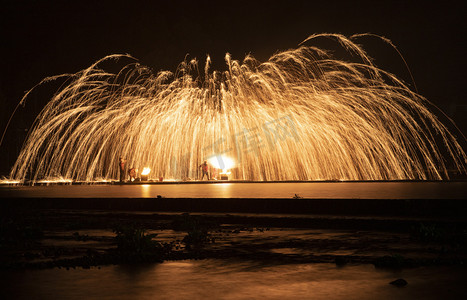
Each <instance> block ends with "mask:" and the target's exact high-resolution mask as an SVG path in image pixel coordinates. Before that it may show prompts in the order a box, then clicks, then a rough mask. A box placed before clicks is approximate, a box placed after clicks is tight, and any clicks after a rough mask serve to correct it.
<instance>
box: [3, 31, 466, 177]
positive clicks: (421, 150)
mask: <svg viewBox="0 0 467 300" xmlns="http://www.w3.org/2000/svg"><path fill="white" fill-rule="evenodd" d="M360 37H361V35H357V36H353V37H350V38H348V37H345V36H342V35H336V34H318V35H312V36H310V37H309V38H307V39H306V40H305V41H304V42H302V43H301V44H300V46H299V47H297V48H295V49H291V50H287V51H283V52H279V53H277V54H274V55H273V56H271V57H270V58H269V60H267V61H265V62H259V61H257V60H256V59H255V58H253V57H252V56H250V55H247V56H246V57H245V58H244V60H243V61H242V62H240V61H237V60H234V59H233V58H232V57H231V56H230V55H229V54H226V56H225V62H226V68H225V71H212V70H211V68H210V64H211V60H210V57H209V56H208V57H207V59H206V62H205V66H204V70H203V67H200V66H199V65H200V64H199V63H198V61H197V60H191V61H183V62H182V63H181V64H180V66H179V68H178V69H177V70H176V71H175V72H174V73H172V72H169V71H161V72H158V73H157V74H156V73H154V72H153V71H152V70H150V69H149V68H147V67H144V66H142V65H140V64H139V63H137V62H136V60H135V59H133V58H131V57H130V56H128V55H110V56H107V57H105V58H103V59H101V60H99V61H98V62H96V63H94V64H93V65H91V66H90V67H89V68H87V69H84V70H82V71H80V72H78V73H76V74H72V75H67V76H69V77H68V79H67V82H66V84H64V85H63V86H62V87H61V88H60V89H59V90H58V91H57V92H56V94H55V95H53V97H52V98H51V99H50V101H49V102H48V103H47V105H46V106H45V107H44V109H43V110H42V111H41V113H40V114H39V115H38V116H37V118H36V120H35V122H34V124H33V127H32V129H31V130H30V133H29V135H28V137H27V140H26V142H25V143H24V146H23V148H22V150H21V152H20V154H19V157H18V159H17V161H16V163H15V164H14V166H13V168H12V170H11V174H10V178H11V179H15V180H20V181H24V180H26V179H29V180H32V181H38V180H43V179H47V178H57V177H61V178H65V179H68V180H73V181H94V180H96V179H97V178H103V179H106V180H109V179H116V178H118V172H119V169H118V164H117V162H118V160H119V157H124V158H125V159H126V160H127V166H128V167H135V168H139V169H140V170H142V169H143V168H149V169H150V170H151V174H152V176H154V177H155V178H158V177H163V178H167V179H174V180H188V179H196V178H198V177H199V165H200V164H201V163H203V161H205V160H208V161H210V162H211V163H210V165H211V166H212V165H215V166H216V168H219V169H222V170H223V171H224V172H227V171H229V174H230V175H229V177H230V178H233V179H237V180H260V181H262V180H267V181H271V180H279V181H281V180H419V179H421V180H442V179H448V178H449V174H448V168H454V169H456V170H457V171H459V172H463V173H465V171H466V160H467V159H466V154H465V152H464V150H463V149H462V147H461V145H460V144H462V143H464V142H465V138H464V137H461V139H462V140H457V139H456V137H455V136H454V135H453V134H452V133H451V132H450V131H449V130H448V129H447V127H446V126H445V125H444V124H442V123H441V122H440V121H439V120H438V118H437V117H436V115H435V114H434V113H433V112H432V111H431V109H430V107H432V106H431V105H430V103H429V102H428V101H427V100H426V99H424V98H423V97H422V96H420V95H419V94H418V93H416V92H414V91H412V90H411V89H410V88H409V87H408V86H407V85H406V84H405V83H404V82H402V81H401V80H399V79H398V78H397V77H396V76H394V75H393V74H391V73H389V72H386V71H384V70H381V69H379V68H378V67H376V65H375V64H373V62H372V59H371V57H369V56H368V55H367V54H366V52H365V51H364V50H363V48H362V47H361V46H360V45H357V44H356V43H355V39H357V38H360ZM317 38H330V39H332V40H334V41H335V42H336V46H339V47H343V48H344V49H345V50H346V51H347V52H348V53H349V54H352V57H353V59H352V61H347V60H339V59H338V58H336V57H334V55H332V54H331V53H330V52H329V51H327V50H323V49H320V48H318V47H315V46H313V43H314V41H316V39H317ZM387 42H388V43H389V44H390V41H388V40H387ZM391 45H392V44H391ZM112 60H119V61H128V62H129V63H128V64H125V66H124V67H123V68H121V69H120V71H119V72H115V73H112V72H107V71H105V70H104V68H103V67H101V66H102V65H104V64H105V65H108V61H112ZM115 64H116V63H115ZM200 70H201V71H200ZM47 81H49V78H47V79H45V80H44V81H43V82H42V83H41V84H44V83H45V82H47ZM31 92H32V91H30V92H29V93H31ZM29 93H28V94H26V96H25V97H24V98H23V99H22V101H21V102H22V103H24V101H26V100H27V98H28V95H29ZM461 136H462V135H461Z"/></svg>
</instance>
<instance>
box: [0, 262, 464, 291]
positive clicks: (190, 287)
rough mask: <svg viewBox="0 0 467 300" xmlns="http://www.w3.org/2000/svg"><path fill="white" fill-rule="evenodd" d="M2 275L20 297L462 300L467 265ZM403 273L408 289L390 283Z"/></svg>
mask: <svg viewBox="0 0 467 300" xmlns="http://www.w3.org/2000/svg"><path fill="white" fill-rule="evenodd" d="M0 274H1V279H2V281H1V284H2V285H4V286H3V287H2V290H3V291H4V292H5V294H6V295H9V296H11V297H12V298H18V299H33V298H34V299H42V298H45V299H52V298H53V299H65V298H66V299H97V298H99V299H130V298H131V299H310V298H312V299H439V297H441V296H442V297H443V298H446V299H454V298H455V299H462V298H464V297H463V296H465V295H466V292H467V288H466V287H465V285H463V284H462V283H463V282H464V278H465V276H466V275H467V269H465V268H455V267H450V268H447V267H423V268H415V269H408V270H404V271H399V272H393V271H381V270H375V268H374V267H373V266H372V265H355V266H345V267H336V266H335V265H332V264H295V265H287V264H285V265H284V264H261V263H259V262H252V261H240V262H239V261H223V260H200V261H177V262H165V263H162V264H156V265H144V266H108V267H102V268H101V269H96V268H93V269H91V270H82V269H76V270H70V271H66V270H64V269H61V270H59V269H52V270H34V271H14V272H11V271H10V272H5V271H3V272H2V273H0ZM401 277H402V278H404V279H406V280H407V281H408V282H409V284H408V285H407V286H406V287H403V288H397V287H394V286H392V285H390V284H389V282H390V281H392V280H394V279H397V278H401ZM464 299H465V298H464Z"/></svg>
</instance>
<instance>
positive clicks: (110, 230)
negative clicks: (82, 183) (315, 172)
mask: <svg viewBox="0 0 467 300" xmlns="http://www.w3.org/2000/svg"><path fill="white" fill-rule="evenodd" d="M0 208H1V223H0V225H1V227H0V231H1V232H0V233H1V235H0V237H1V239H0V275H1V282H3V283H2V284H5V286H3V287H2V290H5V291H8V293H9V294H11V295H19V294H18V291H21V289H22V288H23V287H24V286H29V285H31V283H30V282H33V281H34V282H43V283H41V284H43V285H45V286H47V285H48V286H49V288H45V287H43V286H38V284H36V286H35V287H34V284H33V285H32V286H31V289H32V288H36V289H38V290H40V291H41V292H40V293H39V294H41V293H47V291H50V290H53V291H54V292H53V293H56V294H57V295H63V296H67V297H68V296H69V295H70V293H69V291H64V290H57V285H61V284H65V286H66V284H67V283H66V282H68V281H66V280H68V279H65V278H68V277H69V276H71V277H69V278H70V279H69V280H70V281H69V282H70V286H71V284H72V282H81V283H78V284H80V286H81V285H82V286H83V288H85V289H86V288H87V289H90V290H89V291H91V290H92V286H99V285H100V282H101V281H102V280H103V281H104V282H106V281H105V280H107V281H109V283H108V284H110V286H113V285H115V283H110V282H113V281H114V280H122V278H121V276H123V275H121V274H126V273H128V274H129V275H128V276H129V277H128V278H130V277H131V278H133V276H140V277H139V278H140V279H139V281H141V282H146V283H147V284H148V286H150V287H151V288H152V289H156V292H154V293H158V291H160V290H158V289H162V290H164V286H165V289H169V290H170V289H171V288H169V287H170V286H172V287H173V288H172V294H170V293H169V294H166V296H167V295H172V296H173V297H179V296H180V295H181V294H177V293H174V292H173V289H174V288H175V287H174V286H173V284H172V283H173V282H172V281H170V280H175V281H176V282H178V280H183V278H185V277H186V278H185V279H186V280H187V283H186V285H187V289H188V286H190V283H189V282H191V281H190V280H191V278H193V277H196V278H198V277H199V278H198V280H199V282H204V284H205V286H210V285H213V286H214V285H215V286H219V287H221V289H222V287H223V286H225V288H227V286H228V284H227V282H229V281H228V280H231V278H232V276H235V277H237V276H240V277H239V278H244V279H245V280H246V281H247V282H249V284H248V285H245V284H244V283H240V282H237V283H234V284H237V285H238V287H239V289H238V291H237V294H238V292H240V291H241V289H240V287H243V288H247V287H248V288H249V289H250V291H249V292H248V293H250V292H251V294H241V293H240V294H238V295H237V294H236V296H234V297H233V298H242V297H249V298H251V297H250V296H251V295H255V297H256V298H258V295H262V294H261V293H260V291H258V290H257V289H258V288H266V287H265V285H266V284H267V282H262V281H261V280H259V279H257V278H258V277H264V276H266V277H264V278H269V279H268V280H272V281H274V282H275V283H274V285H275V284H285V285H284V286H283V287H282V289H280V290H274V291H270V289H271V288H272V287H270V286H268V287H267V290H263V292H264V297H266V296H268V297H269V298H271V299H274V297H272V296H273V294H271V293H277V295H278V297H276V298H278V299H279V298H280V295H283V296H284V297H289V296H290V295H297V294H295V293H296V292H298V291H299V292H300V293H302V295H303V297H301V298H303V299H306V298H308V292H309V290H310V289H312V287H314V289H312V290H315V291H317V292H319V291H321V292H323V291H327V292H326V293H327V294H323V295H321V296H322V297H321V298H329V296H336V295H337V294H335V293H336V290H335V289H336V288H339V286H340V285H339V284H337V283H338V282H340V281H342V280H344V281H345V280H349V282H350V284H356V286H352V288H350V287H346V290H345V291H346V292H345V293H347V292H349V291H354V292H355V291H358V290H361V289H360V286H361V285H363V286H364V285H368V288H369V289H370V288H371V289H373V288H375V286H374V285H375V284H376V283H377V284H378V285H379V284H381V283H382V282H383V281H384V285H388V286H391V285H389V282H392V281H394V280H396V279H399V278H402V277H405V279H407V282H408V284H409V286H411V285H413V284H417V282H418V283H419V284H421V285H420V288H418V289H416V291H415V290H407V291H409V292H406V293H405V294H404V293H402V294H397V293H399V292H394V291H393V290H383V294H381V291H378V293H379V294H378V293H377V294H375V295H380V296H381V297H383V298H385V297H386V298H387V299H391V298H393V297H398V298H400V297H402V298H403V297H405V296H407V295H411V294H410V293H414V294H412V295H416V296H417V297H419V296H423V297H424V298H427V299H436V297H437V296H439V295H440V293H442V294H443V295H447V294H446V292H445V291H444V289H443V288H442V286H441V283H440V282H444V284H445V285H452V287H451V288H450V289H451V294H449V293H448V294H449V295H452V296H454V297H459V295H465V294H466V293H467V289H466V288H462V287H460V285H459V282H462V280H464V279H463V278H464V277H465V275H466V274H467V268H466V267H465V266H466V265H467V220H466V218H465V216H466V208H465V205H464V201H463V200H454V199H451V200H436V199H431V200H421V199H414V200H408V199H405V200H384V199H332V200H330V199H300V198H296V199H225V198H223V199H171V198H137V199H125V198H119V199H112V198H101V199H92V198H83V199H78V198H72V199H66V198H48V199H41V198H15V199H7V198H3V199H1V207H0ZM198 261H199V263H198ZM176 262H180V263H179V264H177V263H176ZM157 265H159V266H160V267H156V266H157ZM125 266H127V267H125ZM181 266H182V267H181ZM320 266H321V267H320ZM367 266H371V267H372V268H375V269H376V270H381V272H384V273H374V271H371V270H370V269H367V268H368V267H367ZM125 268H128V269H126V271H125V270H124V269H125ZM78 269H79V270H82V269H85V270H82V271H79V272H77V271H78ZM87 269H90V270H87ZM31 270H37V271H31ZM39 270H41V271H39ZM53 270H55V271H53ZM66 270H69V271H68V272H77V273H70V275H64V274H62V273H63V272H67V271H66ZM101 270H102V271H101ZM122 270H123V271H122ZM138 270H139V271H138ZM171 270H172V271H171ZM173 270H176V271H173ZM220 270H223V271H220ZM52 271H53V272H52ZM440 271H441V272H445V274H439V272H440ZM31 272H32V273H31ZM34 272H41V273H34ZM82 272H89V273H82ZM96 272H97V273H96ZM103 272H104V273H103ZM122 272H123V273H122ZM135 272H136V273H135ZM167 272H169V273H167ZM277 272H285V273H283V274H282V273H281V274H282V275H281V276H278V273H277ZM310 272H311V273H310ZM316 272H318V273H317V274H320V276H324V277H326V278H327V279H329V280H328V281H326V280H324V279H323V278H321V277H320V276H318V277H319V278H318V277H316V276H311V274H315V273H316ZM354 272H357V273H355V274H354ZM388 272H389V273H388ZM426 272H431V273H428V274H432V275H429V276H428V277H429V278H427V277H423V276H427V275H423V276H422V275H421V274H427V273H426ZM140 273H141V274H144V275H135V274H140ZM211 273H212V274H211ZM60 274H62V275H60ZM66 274H68V273H66ZM112 274H114V275H115V276H117V277H112V276H114V275H112ZM155 274H156V275H155ZM161 274H162V275H161ZM183 274H185V275H183ZM189 274H191V275H189ZM201 274H205V276H204V275H201ZM209 274H211V275H212V276H211V275H209ZM228 274H230V275H228ZM285 274H289V275H290V276H295V277H296V278H295V279H290V278H289V277H287V276H286V275H285ZM293 274H295V275H293ZM404 274H407V275H404ZM409 274H411V275H409ZM44 276H45V277H44ZM57 276H59V277H57ZM76 276H77V277H76ZM89 276H91V277H92V278H94V277H95V280H94V281H92V283H90V282H89V280H90V279H89ZM93 276H94V277H93ZM102 276H103V277H104V279H103V278H102ZM109 276H110V277H109ZM151 276H165V277H164V278H165V279H157V278H156V279H155V278H152V277H151ZM167 276H169V277H167ZM184 276H185V277H184ZM203 276H204V277H203ZM242 276H243V277H242ZM245 276H246V277H245ZM248 276H250V277H248ZM268 276H269V277H268ZM310 276H311V277H310ZM355 276H361V278H359V279H358V280H360V281H358V283H356V281H355V278H354V277H355ZM407 276H408V277H407ZM440 276H441V277H440ZM443 276H444V277H443ZM107 277H108V278H107ZM172 277H173V279H168V278H172ZM224 277H225V278H224ZM422 277H423V278H422ZM44 278H49V279H44ZM71 278H74V279H71ZM105 278H107V279H105ZM148 278H152V279H151V280H153V281H151V280H149V279H148ZM214 278H217V279H214ZM219 278H224V280H223V281H218V279H219ZM304 278H308V279H309V280H310V282H308V283H306V285H304V284H305V283H303V280H305V279H304ZM345 278H347V279H345ZM373 278H378V279H377V280H376V279H375V280H374V281H372V280H373ZM59 279H60V280H59ZM189 279H190V280H189ZM308 279H306V280H308ZM63 280H65V281H63ZM164 280H165V281H164ZM167 280H169V282H166V281H167ZM213 280H214V281H213ZM258 280H259V281H258ZM265 280H266V279H265ZM268 280H267V281H268ZM284 280H285V281H286V282H285V283H284ZM288 280H292V281H290V282H288ZM323 280H324V281H323ZM336 280H337V281H336ZM378 280H379V281H378ZM62 281H63V282H62ZM139 281H138V282H139ZM370 281H371V282H372V283H371V284H370V283H369V282H370ZM14 282H23V283H22V284H21V285H22V286H18V287H16V288H15V286H14ZM123 282H125V284H127V283H128V282H129V281H126V280H124V281H123ZM154 282H157V284H156V283H154ZM171 282H172V283H171ZM287 282H288V283H287ZM316 282H321V284H317V283H316ZM325 282H326V284H325ZM352 282H353V283H352ZM396 283H399V284H400V287H401V288H403V286H404V284H405V283H404V281H398V282H397V281H396ZM103 284H104V285H105V284H107V283H103ZM297 284H299V286H296V285H297ZM300 284H302V285H300ZM323 284H324V286H323ZM436 284H438V290H436V291H435V290H434V286H436ZM226 285H227V286H226ZM138 286H139V285H138ZM161 286H162V287H161ZM177 286H178V285H177ZM292 287H294V288H292ZM133 288H134V289H135V290H138V291H140V292H142V293H145V292H147V291H148V290H147V289H141V288H139V287H138V288H135V287H133ZM394 288H396V287H394ZM453 288H454V290H453ZM111 289H112V290H114V289H117V290H118V285H115V286H114V287H112V288H111ZM347 289H350V290H349V291H347ZM427 289H428V291H427ZM430 289H431V292H430ZM227 290H229V289H227ZM227 290H226V291H227ZM196 291H197V293H201V294H199V295H202V293H203V291H204V289H200V286H198V285H192V287H191V288H190V290H189V291H186V294H184V295H185V296H187V297H191V296H192V295H193V293H194V292H196ZM226 291H224V292H220V294H219V293H217V295H224V293H225V292H226ZM166 292H167V291H166ZM341 292H342V293H344V290H342V291H341ZM432 292H434V293H438V294H433V293H432ZM8 293H7V294H8ZM345 293H344V294H342V297H341V298H348V299H352V297H348V296H349V295H348V294H345ZM394 293H396V294H394ZM20 294H21V293H20ZM21 295H23V296H24V297H23V296H21V297H23V298H25V299H26V298H28V297H29V296H28V295H29V294H27V293H26V294H24V293H23V294H21ZM77 295H80V294H79V291H78V294H77ZM112 295H113V294H112ZM124 295H125V294H124V291H122V292H121V293H118V294H115V295H113V296H112V298H115V297H117V298H118V297H120V298H122V297H123V298H122V299H124V298H125V297H124ZM210 295H211V296H212V295H214V294H212V293H211V294H210ZM274 295H276V294H274ZM385 295H386V296H385ZM404 295H405V296H404ZM83 296H87V294H83ZM107 296H108V295H107ZM152 296H153V294H152ZM172 296H171V297H172ZM353 296H355V297H353V298H354V299H367V298H368V299H371V298H372V297H371V295H369V294H354V295H353ZM366 296H368V297H366ZM425 296H428V297H425ZM431 296H435V297H434V298H433V297H431ZM21 297H20V296H19V298H21ZM45 297H46V296H45ZM96 297H97V296H96ZM98 297H101V296H98ZM255 297H253V298H255ZM46 298H47V297H46ZM78 298H79V297H78ZM162 298H164V297H162ZM199 298H202V297H199ZM221 298H222V297H221ZM260 298H261V297H260ZM298 298H299V299H300V297H298ZM318 298H320V297H318ZM460 298H462V297H460ZM166 299H170V297H169V296H167V297H166ZM258 299H259V298H258Z"/></svg>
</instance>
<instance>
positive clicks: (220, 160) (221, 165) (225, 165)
mask: <svg viewBox="0 0 467 300" xmlns="http://www.w3.org/2000/svg"><path fill="white" fill-rule="evenodd" d="M208 162H209V163H210V164H211V165H212V166H213V167H214V168H216V169H221V170H222V173H221V174H230V172H228V170H230V169H232V168H233V167H234V166H235V162H234V160H233V159H232V158H230V157H228V156H225V155H217V156H214V157H210V158H209V159H208ZM227 172H228V173H227Z"/></svg>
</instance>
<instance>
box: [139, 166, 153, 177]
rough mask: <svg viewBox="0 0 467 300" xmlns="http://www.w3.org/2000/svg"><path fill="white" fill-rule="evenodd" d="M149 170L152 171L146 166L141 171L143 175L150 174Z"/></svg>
mask: <svg viewBox="0 0 467 300" xmlns="http://www.w3.org/2000/svg"><path fill="white" fill-rule="evenodd" d="M149 172H151V169H150V168H148V167H146V168H144V169H143V172H141V175H149Z"/></svg>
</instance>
